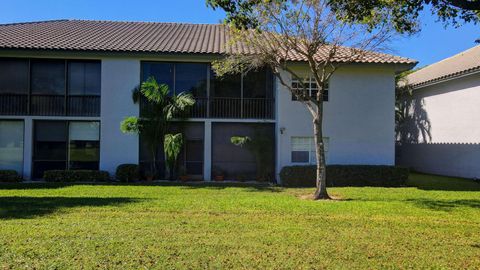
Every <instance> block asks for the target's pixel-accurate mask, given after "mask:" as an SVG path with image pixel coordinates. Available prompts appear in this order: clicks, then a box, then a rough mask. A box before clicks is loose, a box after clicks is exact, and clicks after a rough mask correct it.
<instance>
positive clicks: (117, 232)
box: [0, 174, 480, 269]
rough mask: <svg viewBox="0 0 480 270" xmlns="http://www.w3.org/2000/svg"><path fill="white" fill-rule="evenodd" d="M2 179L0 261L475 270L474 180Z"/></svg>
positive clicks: (478, 213)
mask: <svg viewBox="0 0 480 270" xmlns="http://www.w3.org/2000/svg"><path fill="white" fill-rule="evenodd" d="M409 185H413V186H415V187H409V188H332V189H330V193H331V194H333V195H335V196H336V197H338V198H342V199H341V200H337V201H327V202H316V201H310V200H305V199H300V197H302V196H304V195H306V194H309V193H311V192H313V189H282V188H269V187H260V186H242V185H237V186H232V185H229V186H227V185H210V186H208V185H204V184H198V185H190V186H174V185H163V186H138V185H137V186H121V185H71V186H65V185H63V186H62V185H58V184H52V185H46V184H43V185H0V269H19V268H22V269H65V268H77V269H78V268H86V269H91V268H100V269H107V268H108V269H111V268H116V269H128V268H132V269H142V268H148V269H151V268H158V269H172V268H214V269H227V268H244V269H252V268H255V269H265V268H266V269H291V268H303V269H322V268H325V269H327V268H328V269H332V268H333V269H338V268H341V269H357V268H365V269H378V268H401V269H405V268H429V269H432V268H433V269H436V268H455V269H458V268H462V269H479V268H480V184H478V183H474V182H471V181H467V180H460V179H453V178H444V177H436V176H427V175H419V174H415V175H412V176H411V180H410V182H409Z"/></svg>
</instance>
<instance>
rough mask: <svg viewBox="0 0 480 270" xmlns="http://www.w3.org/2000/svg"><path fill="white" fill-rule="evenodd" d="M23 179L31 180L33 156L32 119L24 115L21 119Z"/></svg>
mask: <svg viewBox="0 0 480 270" xmlns="http://www.w3.org/2000/svg"><path fill="white" fill-rule="evenodd" d="M23 124H24V125H25V126H24V133H23V179H25V180H31V174H32V157H33V139H32V138H33V120H32V117H25V118H24V120H23Z"/></svg>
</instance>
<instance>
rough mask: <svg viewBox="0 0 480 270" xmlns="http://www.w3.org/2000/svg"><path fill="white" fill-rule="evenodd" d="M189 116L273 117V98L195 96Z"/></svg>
mask: <svg viewBox="0 0 480 270" xmlns="http://www.w3.org/2000/svg"><path fill="white" fill-rule="evenodd" d="M187 117H190V118H233V119H274V99H267V98H218V97H210V98H206V97H203V98H195V105H194V107H193V108H192V109H190V111H189V113H188V114H187Z"/></svg>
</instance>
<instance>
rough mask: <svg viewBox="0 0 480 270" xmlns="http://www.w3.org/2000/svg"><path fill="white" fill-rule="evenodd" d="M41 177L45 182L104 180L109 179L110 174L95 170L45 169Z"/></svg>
mask: <svg viewBox="0 0 480 270" xmlns="http://www.w3.org/2000/svg"><path fill="white" fill-rule="evenodd" d="M43 179H44V180H45V181H47V182H105V181H108V180H110V175H109V174H108V172H106V171H95V170H52V171H45V172H44V174H43Z"/></svg>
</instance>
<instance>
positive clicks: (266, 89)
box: [243, 69, 272, 98]
mask: <svg viewBox="0 0 480 270" xmlns="http://www.w3.org/2000/svg"><path fill="white" fill-rule="evenodd" d="M271 80H272V76H271V73H270V72H268V70H267V69H260V70H253V71H250V72H248V73H246V74H244V75H243V97H245V98H271V97H272V89H271V87H272V83H271Z"/></svg>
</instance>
